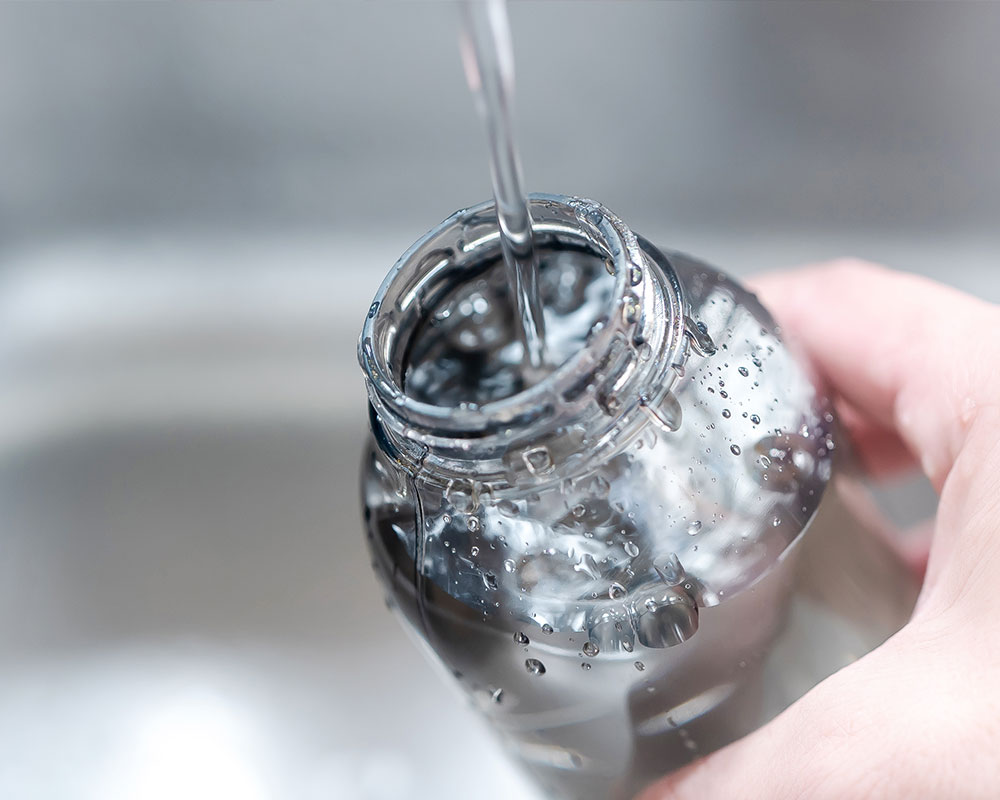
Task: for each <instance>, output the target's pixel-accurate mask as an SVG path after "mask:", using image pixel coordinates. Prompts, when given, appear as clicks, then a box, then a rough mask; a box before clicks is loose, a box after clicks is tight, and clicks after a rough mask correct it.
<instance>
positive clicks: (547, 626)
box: [542, 622, 552, 633]
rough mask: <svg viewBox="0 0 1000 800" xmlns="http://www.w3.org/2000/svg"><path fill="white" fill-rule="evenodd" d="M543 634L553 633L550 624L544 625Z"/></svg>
mask: <svg viewBox="0 0 1000 800" xmlns="http://www.w3.org/2000/svg"><path fill="white" fill-rule="evenodd" d="M542 633H552V626H551V625H549V623H547V622H546V623H545V624H544V625H542Z"/></svg>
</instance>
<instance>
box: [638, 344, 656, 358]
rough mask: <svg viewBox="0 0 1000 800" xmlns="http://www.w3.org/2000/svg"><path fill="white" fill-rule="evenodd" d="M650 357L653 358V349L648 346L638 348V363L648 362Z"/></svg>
mask: <svg viewBox="0 0 1000 800" xmlns="http://www.w3.org/2000/svg"><path fill="white" fill-rule="evenodd" d="M652 357H653V348H652V347H650V346H649V345H648V344H643V345H642V346H640V347H639V360H640V361H649V359H650V358H652Z"/></svg>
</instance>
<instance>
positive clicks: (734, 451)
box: [729, 444, 742, 456]
mask: <svg viewBox="0 0 1000 800" xmlns="http://www.w3.org/2000/svg"><path fill="white" fill-rule="evenodd" d="M729 451H730V452H731V453H732V454H733V455H734V456H738V455H739V454H740V453H741V452H742V451H741V450H740V446H739V445H738V444H731V445H729Z"/></svg>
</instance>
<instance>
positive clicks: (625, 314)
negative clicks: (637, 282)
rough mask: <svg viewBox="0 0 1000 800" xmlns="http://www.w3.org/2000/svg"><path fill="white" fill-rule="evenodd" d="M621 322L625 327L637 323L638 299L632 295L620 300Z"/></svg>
mask: <svg viewBox="0 0 1000 800" xmlns="http://www.w3.org/2000/svg"><path fill="white" fill-rule="evenodd" d="M622 320H623V321H624V322H625V324H626V325H634V324H635V323H636V322H638V321H639V298H637V297H636V296H635V295H634V294H628V295H625V297H624V298H622Z"/></svg>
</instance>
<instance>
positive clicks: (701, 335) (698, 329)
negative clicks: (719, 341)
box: [684, 317, 715, 356]
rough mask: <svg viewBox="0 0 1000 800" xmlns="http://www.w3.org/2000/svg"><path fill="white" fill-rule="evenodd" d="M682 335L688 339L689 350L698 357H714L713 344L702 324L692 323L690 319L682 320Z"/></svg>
mask: <svg viewBox="0 0 1000 800" xmlns="http://www.w3.org/2000/svg"><path fill="white" fill-rule="evenodd" d="M684 333H685V335H686V336H687V337H688V341H689V342H690V344H691V348H692V349H693V350H694V351H695V352H696V353H697V354H698V355H700V356H711V355H715V342H713V341H712V337H711V336H709V334H708V328H707V327H706V326H705V323H704V322H700V321H699V322H694V321H693V320H692V319H691V318H690V317H685V318H684Z"/></svg>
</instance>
